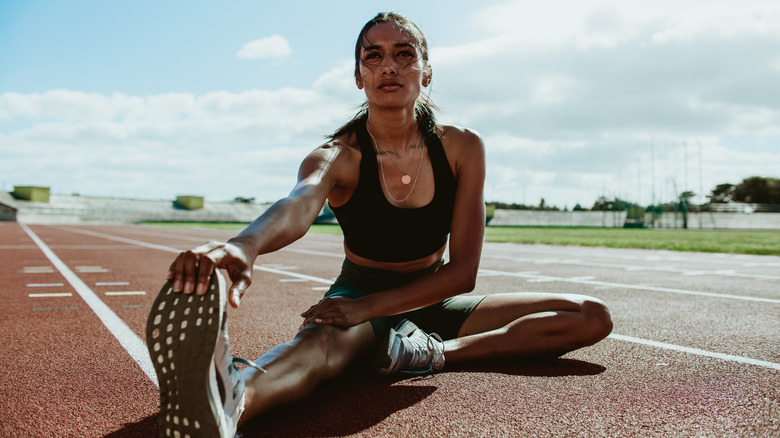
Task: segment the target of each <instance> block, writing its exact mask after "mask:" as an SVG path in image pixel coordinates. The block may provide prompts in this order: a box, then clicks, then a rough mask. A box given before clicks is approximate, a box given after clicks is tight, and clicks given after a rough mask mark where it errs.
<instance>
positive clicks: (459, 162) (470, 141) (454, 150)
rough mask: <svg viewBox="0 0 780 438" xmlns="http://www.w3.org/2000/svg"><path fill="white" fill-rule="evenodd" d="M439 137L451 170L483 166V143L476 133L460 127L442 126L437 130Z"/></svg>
mask: <svg viewBox="0 0 780 438" xmlns="http://www.w3.org/2000/svg"><path fill="white" fill-rule="evenodd" d="M439 137H440V138H441V142H442V145H443V146H444V150H445V152H446V153H447V157H448V158H449V160H450V164H451V165H452V166H453V170H456V171H457V170H459V169H462V168H463V166H466V165H478V166H484V162H485V143H484V142H483V141H482V137H481V136H480V135H479V133H478V132H477V131H475V130H473V129H469V128H464V127H461V126H455V125H443V126H442V127H441V128H440V130H439Z"/></svg>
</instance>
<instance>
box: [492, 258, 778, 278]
mask: <svg viewBox="0 0 780 438" xmlns="http://www.w3.org/2000/svg"><path fill="white" fill-rule="evenodd" d="M484 257H485V258H491V259H498V260H511V261H514V262H518V263H535V264H537V265H548V264H559V265H574V266H586V267H593V268H609V269H623V270H625V271H627V272H639V271H655V272H670V273H674V274H681V275H720V276H725V277H738V278H754V279H761V280H780V276H777V275H768V274H750V273H742V272H735V271H734V270H733V269H719V270H712V271H706V270H702V269H685V268H678V267H675V266H671V265H661V266H645V265H630V264H624V263H606V262H588V261H583V260H579V259H567V258H545V259H535V258H532V257H518V256H511V255H485V256H484ZM649 261H650V260H649ZM680 261H681V262H688V260H685V259H682V260H680Z"/></svg>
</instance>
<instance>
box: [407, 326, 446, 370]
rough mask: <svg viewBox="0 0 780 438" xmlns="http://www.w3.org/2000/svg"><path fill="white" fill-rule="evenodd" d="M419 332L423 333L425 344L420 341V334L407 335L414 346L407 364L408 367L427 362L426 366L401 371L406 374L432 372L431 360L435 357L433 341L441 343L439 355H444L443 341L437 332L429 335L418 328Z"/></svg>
mask: <svg viewBox="0 0 780 438" xmlns="http://www.w3.org/2000/svg"><path fill="white" fill-rule="evenodd" d="M418 331H420V333H422V334H423V335H425V345H424V346H423V344H422V343H421V342H420V341H422V339H421V338H420V336H415V337H412V336H409V337H408V338H407V339H408V340H409V342H410V343H411V344H412V346H413V347H414V350H413V353H412V360H410V361H409V365H407V366H408V367H409V368H415V367H418V366H420V365H422V364H425V363H426V362H427V363H428V367H427V368H424V369H422V370H408V371H402V372H403V373H407V374H428V373H433V362H434V360H435V359H436V351H437V350H436V344H434V342H435V341H439V343H440V344H441V355H442V356H444V341H443V340H442V338H441V336H439V334H438V333H431V334H430V335H429V334H427V333H425V332H423V331H422V330H418Z"/></svg>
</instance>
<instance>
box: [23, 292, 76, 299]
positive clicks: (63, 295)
mask: <svg viewBox="0 0 780 438" xmlns="http://www.w3.org/2000/svg"><path fill="white" fill-rule="evenodd" d="M27 296H28V297H30V298H54V297H72V296H73V294H72V293H70V292H59V293H50V294H29V295H27Z"/></svg>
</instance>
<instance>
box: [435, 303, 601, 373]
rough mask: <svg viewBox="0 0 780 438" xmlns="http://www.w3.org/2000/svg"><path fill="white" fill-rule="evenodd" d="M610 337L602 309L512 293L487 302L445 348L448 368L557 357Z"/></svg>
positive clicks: (481, 304) (596, 306)
mask: <svg viewBox="0 0 780 438" xmlns="http://www.w3.org/2000/svg"><path fill="white" fill-rule="evenodd" d="M611 331H612V320H611V318H610V315H609V311H608V310H607V307H606V305H605V304H604V303H603V302H602V301H601V300H598V299H595V298H592V297H588V296H584V295H574V294H548V293H511V294H497V295H489V296H487V297H485V299H484V300H482V302H480V303H479V305H478V306H477V307H476V308H475V309H474V310H473V311H472V313H471V315H469V317H468V318H467V319H466V321H465V322H464V323H463V326H462V327H461V330H460V333H459V335H458V338H456V339H451V340H448V341H446V342H445V344H444V346H445V352H446V353H445V356H446V360H447V363H454V362H463V361H471V360H477V359H500V358H516V357H540V356H547V357H549V356H558V355H562V354H564V353H567V352H569V351H572V350H576V349H578V348H581V347H585V346H588V345H593V344H595V343H596V342H598V341H600V340H602V339H604V338H605V337H606V336H607V335H608V334H609V333H610V332H611Z"/></svg>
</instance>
